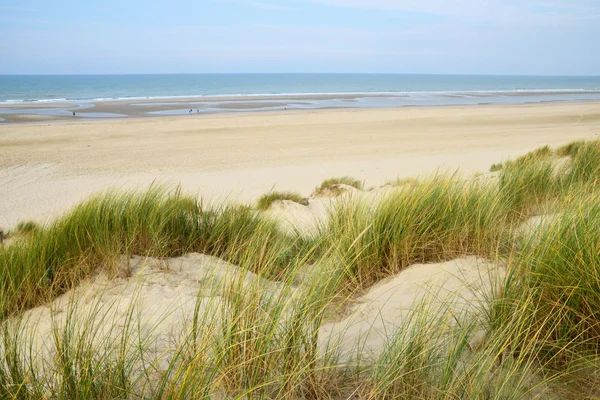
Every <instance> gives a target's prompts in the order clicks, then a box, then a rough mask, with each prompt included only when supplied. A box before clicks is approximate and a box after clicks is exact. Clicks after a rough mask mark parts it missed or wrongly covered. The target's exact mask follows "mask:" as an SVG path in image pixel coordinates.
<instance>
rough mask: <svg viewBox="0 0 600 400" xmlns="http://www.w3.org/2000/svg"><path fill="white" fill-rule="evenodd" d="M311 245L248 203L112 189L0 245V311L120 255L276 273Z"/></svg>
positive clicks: (39, 299)
mask: <svg viewBox="0 0 600 400" xmlns="http://www.w3.org/2000/svg"><path fill="white" fill-rule="evenodd" d="M306 243H307V242H306V241H305V240H304V239H302V238H299V237H293V236H289V235H288V234H285V233H283V232H282V231H281V230H280V229H279V227H278V226H277V224H276V223H275V222H274V221H270V220H267V219H264V218H262V217H261V216H260V215H258V214H257V213H256V211H254V210H252V209H251V208H249V207H244V206H229V205H227V206H222V207H217V208H212V209H205V208H203V207H202V205H201V204H200V203H199V202H198V201H197V200H196V199H195V198H193V197H189V196H184V195H183V194H182V193H181V192H180V191H179V190H174V191H168V190H166V189H165V188H152V189H150V190H148V191H145V192H129V193H116V192H107V193H105V194H103V195H98V196H96V197H93V198H91V199H90V200H88V201H86V202H84V203H82V204H80V205H78V206H77V207H75V208H74V209H73V210H72V211H71V212H70V213H69V214H67V215H65V216H64V217H62V218H60V219H58V220H57V221H55V222H54V223H53V224H51V225H49V226H48V227H45V228H42V229H41V230H40V231H39V232H38V233H37V234H36V235H34V236H31V237H30V238H28V239H25V240H22V241H18V242H16V243H14V244H13V245H11V246H9V247H8V248H4V249H2V250H1V251H0V282H3V290H2V299H1V300H0V317H2V316H6V315H7V314H10V313H14V312H17V311H19V310H22V309H27V308H30V307H33V306H35V305H39V304H41V303H43V302H46V301H48V300H50V299H51V298H54V297H55V296H57V295H60V294H62V293H64V292H65V291H67V290H69V289H70V288H72V287H74V286H75V285H77V283H79V282H80V281H81V280H82V279H84V278H86V277H88V276H90V274H92V273H94V272H95V271H96V270H104V271H107V272H108V273H109V274H111V275H115V274H118V273H121V272H122V265H121V261H120V259H121V256H122V255H133V254H136V255H142V256H152V257H173V256H179V255H182V254H185V253H188V252H200V253H205V254H210V255H214V256H217V257H221V258H223V259H225V260H226V261H229V262H232V263H235V264H238V265H242V266H244V267H245V268H248V269H250V270H253V271H255V272H258V273H264V274H265V275H269V276H271V275H277V274H280V273H281V272H282V271H283V269H284V266H285V265H287V263H288V262H289V261H290V260H291V259H293V258H294V257H297V255H298V254H299V252H300V251H301V249H302V248H303V246H305V244H306ZM271 259H275V260H276V261H275V262H270V261H269V260H271ZM267 266H269V268H270V267H272V266H277V268H275V269H270V270H268V271H267V270H266V269H265V268H266V267H267Z"/></svg>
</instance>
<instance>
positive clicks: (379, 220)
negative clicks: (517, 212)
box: [321, 177, 511, 287]
mask: <svg viewBox="0 0 600 400" xmlns="http://www.w3.org/2000/svg"><path fill="white" fill-rule="evenodd" d="M508 215H509V210H508V209H507V208H506V203H505V202H503V201H502V199H501V197H500V196H498V194H497V190H495V189H494V188H488V187H486V186H481V185H479V184H477V183H468V182H467V183H465V182H461V181H458V180H454V179H452V178H445V177H438V178H434V179H431V180H429V181H424V182H421V183H420V184H419V185H416V186H413V187H411V188H410V189H407V190H403V191H400V192H397V193H393V194H391V195H389V196H387V197H385V198H384V199H383V200H382V201H381V202H380V203H378V204H376V205H369V204H365V203H361V202H346V203H342V204H340V205H339V207H337V208H336V209H334V210H333V211H332V213H331V215H330V218H329V224H328V226H327V227H325V228H324V229H323V230H322V232H321V236H322V237H324V238H325V239H326V240H327V241H328V244H329V246H330V247H332V248H336V249H337V250H338V251H337V252H336V254H337V256H338V257H339V258H340V260H339V261H337V262H339V263H341V264H342V265H344V268H345V270H346V273H347V276H348V278H349V279H350V280H351V281H353V282H355V283H357V284H358V285H359V286H361V287H367V286H369V285H371V284H373V283H374V282H377V281H378V280H380V279H382V278H384V277H386V276H389V275H391V274H395V273H397V272H399V271H401V270H402V269H404V268H405V267H407V266H408V265H410V264H413V263H419V262H432V261H442V260H448V259H451V258H453V257H457V256H459V255H465V254H476V255H481V256H490V257H495V256H496V254H497V252H502V251H508V249H509V248H510V246H511V238H510V233H509V231H510V230H509V229H508V228H509V221H508Z"/></svg>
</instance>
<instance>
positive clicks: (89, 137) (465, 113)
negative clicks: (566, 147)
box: [0, 102, 600, 228]
mask: <svg viewBox="0 0 600 400" xmlns="http://www.w3.org/2000/svg"><path fill="white" fill-rule="evenodd" d="M599 133H600V103H592V102H586V103H553V104H537V105H517V106H464V107H423V108H416V107H411V108H399V109H378V110H365V109H356V110H319V111H293V112H289V111H288V112H260V113H243V114H242V113H241V114H235V115H232V114H227V115H193V116H182V117H161V118H141V119H134V118H132V119H116V120H102V121H77V120H75V121H71V122H50V123H47V122H45V123H39V122H31V123H27V124H7V125H0V187H1V188H2V189H1V196H0V227H2V228H10V227H12V226H14V225H15V224H16V223H18V222H19V221H21V220H28V219H35V220H40V219H41V220H44V219H47V218H50V217H53V216H54V215H56V214H57V213H60V212H63V211H65V210H67V209H69V208H70V207H71V206H73V205H74V204H75V203H77V202H79V201H81V200H82V199H84V198H86V197H87V196H89V195H90V194H92V193H95V192H98V191H101V190H105V189H107V188H108V187H116V188H131V187H141V188H144V187H148V186H149V185H151V184H153V183H155V184H156V183H167V184H171V185H176V184H178V183H180V184H181V185H182V187H183V189H184V190H186V191H188V192H192V193H197V194H198V195H201V196H204V197H206V198H207V199H212V200H213V201H215V200H223V199H231V200H235V201H242V202H249V201H253V200H254V199H256V197H257V196H259V195H261V194H263V193H265V192H267V191H269V190H271V189H275V190H294V191H297V192H300V193H301V194H303V195H306V196H308V195H310V193H311V192H312V190H313V189H314V187H315V186H316V185H318V184H319V183H320V182H321V181H322V180H323V179H325V178H329V177H332V176H338V175H351V176H354V177H356V178H358V179H361V180H364V181H365V184H366V186H367V187H369V186H377V185H382V184H384V183H385V182H386V181H387V180H392V179H395V178H397V177H400V178H402V177H408V176H414V175H422V174H430V173H433V172H435V171H450V172H453V171H456V170H457V169H458V168H460V169H461V171H463V172H466V173H470V172H474V171H483V172H485V171H487V170H488V168H489V166H490V165H491V164H492V163H494V162H499V161H502V160H503V159H505V158H507V157H511V156H514V155H518V154H523V153H525V152H527V151H529V150H532V149H534V148H536V147H539V146H542V145H546V144H547V145H550V146H557V145H561V144H564V143H567V142H570V141H572V140H575V139H593V138H597V137H598V134H599Z"/></svg>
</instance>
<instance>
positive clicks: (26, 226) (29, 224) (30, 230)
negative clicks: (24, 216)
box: [16, 221, 41, 235]
mask: <svg viewBox="0 0 600 400" xmlns="http://www.w3.org/2000/svg"><path fill="white" fill-rule="evenodd" d="M40 230H41V226H40V225H39V224H38V223H37V222H35V221H22V222H19V224H18V225H17V229H16V231H17V233H19V234H24V235H30V234H34V233H36V232H39V231H40Z"/></svg>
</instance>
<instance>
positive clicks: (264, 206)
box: [256, 192, 308, 211]
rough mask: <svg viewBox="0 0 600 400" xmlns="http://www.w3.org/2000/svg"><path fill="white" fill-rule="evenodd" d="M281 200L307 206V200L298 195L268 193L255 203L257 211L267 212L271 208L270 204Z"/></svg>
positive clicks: (292, 193) (291, 193)
mask: <svg viewBox="0 0 600 400" xmlns="http://www.w3.org/2000/svg"><path fill="white" fill-rule="evenodd" d="M281 200H289V201H293V202H295V203H298V204H301V205H303V206H307V205H308V199H307V198H306V197H302V196H301V195H300V194H298V193H294V192H269V193H265V194H263V195H262V196H261V197H260V198H259V199H258V200H257V201H256V208H258V209H259V210H263V211H264V210H268V209H269V208H270V207H271V204H273V203H274V202H276V201H281Z"/></svg>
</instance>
